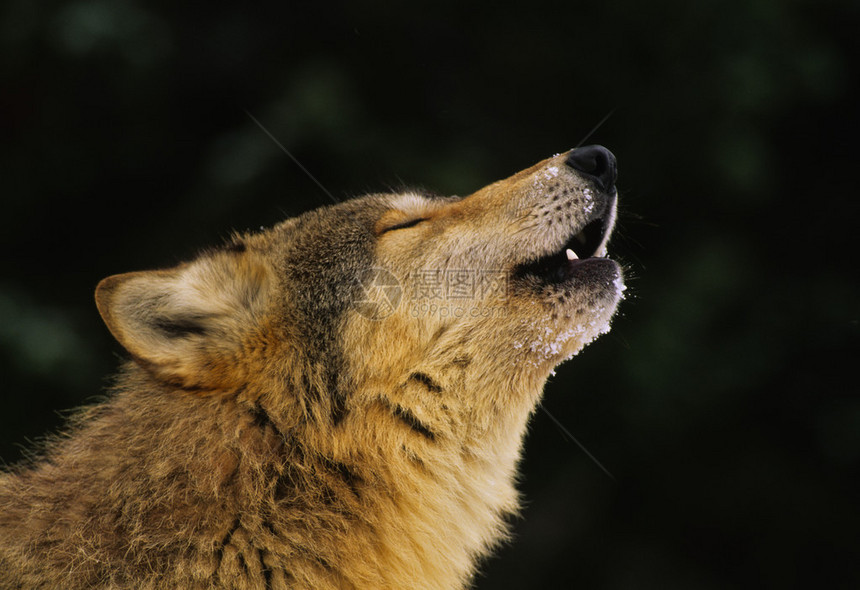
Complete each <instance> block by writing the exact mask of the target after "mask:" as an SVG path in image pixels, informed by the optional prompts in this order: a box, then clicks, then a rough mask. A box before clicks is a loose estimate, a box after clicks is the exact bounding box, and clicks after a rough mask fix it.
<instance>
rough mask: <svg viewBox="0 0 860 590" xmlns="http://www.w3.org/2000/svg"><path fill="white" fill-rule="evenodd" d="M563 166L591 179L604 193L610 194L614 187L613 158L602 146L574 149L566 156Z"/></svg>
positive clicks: (615, 172)
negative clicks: (565, 165)
mask: <svg viewBox="0 0 860 590" xmlns="http://www.w3.org/2000/svg"><path fill="white" fill-rule="evenodd" d="M565 164H567V165H568V166H570V167H571V168H573V169H574V170H578V171H580V172H582V173H583V174H585V175H586V176H590V177H591V178H593V179H594V181H595V182H596V183H597V186H598V187H599V188H600V190H602V191H604V192H610V191H612V190H613V188H614V187H615V180H616V179H617V178H618V166H617V165H616V163H615V156H613V155H612V152H610V151H609V150H608V149H606V148H605V147H603V146H602V145H587V146H585V147H581V148H576V149H575V150H573V151H571V152H570V155H568V156H567V160H565Z"/></svg>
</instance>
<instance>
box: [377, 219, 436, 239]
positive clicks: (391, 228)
mask: <svg viewBox="0 0 860 590" xmlns="http://www.w3.org/2000/svg"><path fill="white" fill-rule="evenodd" d="M422 221H427V218H426V217H418V218H416V219H410V220H409V221H404V222H403V223H398V224H396V225H392V226H389V227H386V228H385V229H384V230H382V231H381V232H379V235H382V234H384V233H385V232H389V231H394V230H396V229H406V228H407V227H413V226H416V225H418V224H419V223H421V222H422Z"/></svg>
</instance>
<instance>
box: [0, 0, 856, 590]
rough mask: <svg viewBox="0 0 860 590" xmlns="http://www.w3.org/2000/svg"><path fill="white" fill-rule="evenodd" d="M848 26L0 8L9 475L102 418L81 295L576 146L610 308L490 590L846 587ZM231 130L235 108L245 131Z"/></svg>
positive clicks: (787, 4)
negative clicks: (29, 452)
mask: <svg viewBox="0 0 860 590" xmlns="http://www.w3.org/2000/svg"><path fill="white" fill-rule="evenodd" d="M858 13H860V7H858V3H857V2H847V1H846V2H834V1H827V0H825V1H817V2H812V1H800V0H796V1H782V2H781V1H778V0H743V1H741V0H724V1H721V2H696V3H691V2H684V1H682V0H654V1H651V2H635V1H633V0H624V1H618V2H613V3H609V2H604V3H598V2H587V3H584V2H583V3H577V2H566V3H540V2H531V3H522V4H519V5H515V4H513V3H488V4H486V5H482V4H478V3H466V2H439V1H436V2H410V3H382V2H351V3H337V2H310V1H307V2H282V3H273V4H266V3H255V4H246V5H245V6H244V7H241V8H240V7H238V6H231V5H228V4H226V3H221V2H213V3H209V4H205V5H200V6H191V5H190V4H186V3H168V2H149V3H143V2H137V1H132V0H77V1H75V0H71V1H68V2H43V1H33V0H8V1H7V2H5V3H4V5H3V7H2V9H0V15H2V16H0V18H2V20H0V64H2V66H0V67H2V89H0V134H2V158H0V174H2V188H0V193H2V195H3V196H2V213H0V246H2V251H3V256H2V269H0V373H2V389H0V396H2V397H0V407H2V414H0V457H2V458H3V460H4V461H5V462H14V461H16V460H18V458H19V457H20V456H21V455H22V452H23V449H25V448H26V447H28V446H29V445H30V441H32V440H35V439H37V438H38V437H40V436H41V435H42V434H43V433H45V432H48V431H51V430H55V429H57V428H58V427H59V426H60V425H61V424H62V416H61V414H60V413H59V411H60V410H63V409H68V408H72V407H75V406H76V405H79V404H81V403H84V402H86V401H87V400H88V399H91V398H92V397H93V396H95V395H98V394H100V393H102V392H103V390H104V387H105V384H106V383H107V380H106V376H108V375H109V374H110V373H111V372H112V371H113V370H114V369H115V368H116V366H117V365H118V362H119V360H118V359H119V358H120V355H121V350H120V349H119V347H118V346H117V345H116V344H115V343H114V342H113V341H112V340H111V338H110V337H109V334H108V332H107V330H106V329H105V328H104V327H103V325H102V323H101V321H100V319H99V317H98V314H97V313H96V309H95V306H94V304H93V301H92V293H93V289H94V287H95V285H96V283H97V282H98V281H99V279H101V278H103V277H105V276H107V275H110V274H114V273H118V272H124V271H129V270H140V269H145V268H153V267H159V266H166V265H172V264H174V263H176V262H178V261H180V260H183V259H186V258H188V257H189V256H192V255H193V254H194V253H195V252H196V251H197V250H198V249H200V248H201V247H203V246H206V245H212V244H217V243H220V242H221V241H222V240H223V239H224V238H225V237H227V236H228V235H229V234H230V232H231V231H232V230H234V229H236V230H247V229H256V228H258V227H260V226H269V225H271V224H274V223H276V222H277V221H279V220H281V219H283V218H285V217H287V216H292V215H294V214H297V213H300V212H302V211H305V210H307V209H310V208H313V207H316V206H319V205H323V204H326V203H327V202H328V197H327V196H326V195H325V193H324V192H323V191H321V190H320V189H319V188H318V187H317V186H316V185H315V184H314V183H313V181H312V180H311V179H310V178H309V177H308V176H306V175H305V174H304V173H303V172H302V171H301V170H300V169H299V168H298V167H297V166H296V165H295V164H294V163H293V162H292V161H291V160H290V159H289V158H288V157H287V156H286V155H285V154H284V153H283V152H282V151H281V150H280V149H279V147H278V146H277V145H276V144H275V143H274V142H273V141H272V139H270V138H269V137H267V136H266V134H265V133H264V132H263V131H261V129H260V128H259V127H257V126H256V124H255V123H254V122H253V121H252V120H251V119H250V118H249V116H248V114H247V113H250V114H252V115H253V116H254V117H256V118H257V119H258V120H259V121H260V122H261V123H262V124H263V125H264V126H265V127H266V128H267V129H268V130H269V131H270V132H271V133H272V134H273V135H274V136H275V137H276V138H277V139H278V140H279V141H280V142H281V143H282V144H283V145H284V146H285V147H286V148H287V149H288V150H289V151H290V152H291V153H292V154H294V155H295V156H296V158H297V159H298V160H299V161H300V162H301V163H302V164H303V165H304V166H305V167H306V168H307V169H308V170H310V171H311V172H312V173H313V174H314V175H315V176H316V177H317V178H318V179H319V180H320V182H321V183H322V184H323V185H324V186H325V187H326V188H327V189H328V190H329V191H331V192H332V193H333V194H334V195H335V196H337V197H338V198H345V197H347V196H350V195H357V194H360V193H364V192H368V191H380V190H387V189H389V188H397V187H401V186H404V185H405V186H421V187H426V188H429V189H432V190H434V191H436V192H440V193H448V194H466V193H469V192H471V191H472V190H475V189H477V188H479V187H481V186H483V185H484V184H486V183H488V182H490V181H494V180H497V179H500V178H503V177H505V176H507V175H509V174H511V173H514V172H516V171H518V170H520V169H522V168H525V167H527V166H529V165H531V164H533V163H534V162H536V161H538V160H540V159H542V158H544V157H547V156H549V155H552V154H554V153H556V152H560V151H563V150H566V149H568V148H570V147H572V146H574V145H576V144H577V143H578V142H579V141H580V140H581V139H583V138H584V137H585V136H586V135H587V134H588V132H589V131H590V130H591V129H592V128H593V127H594V126H595V125H596V124H597V123H598V122H600V121H601V120H602V119H603V118H604V117H605V116H606V115H607V114H609V113H612V115H611V116H610V117H609V118H608V120H607V121H606V122H605V123H604V124H603V125H602V126H601V127H600V128H599V129H598V130H597V131H596V132H595V133H594V134H593V135H592V136H591V137H590V138H589V139H588V143H601V144H603V145H606V146H607V147H609V148H610V149H611V150H613V151H614V153H615V154H616V156H617V157H618V159H619V167H620V178H619V189H620V193H621V199H622V207H623V211H622V213H621V216H620V221H619V226H618V227H619V229H618V233H617V234H616V238H615V240H614V243H613V248H612V251H613V253H614V254H615V255H616V256H617V257H619V258H620V259H622V260H623V261H624V262H625V263H626V264H627V267H628V269H629V270H628V274H629V279H628V284H629V286H630V288H629V290H628V294H629V297H628V299H627V300H626V301H625V302H624V303H623V305H622V307H621V315H620V316H619V317H618V318H617V319H616V320H615V323H614V328H613V331H612V332H611V333H610V334H609V335H608V336H606V337H603V338H602V339H601V340H599V341H598V342H596V343H595V344H594V345H592V346H591V347H589V348H588V349H587V350H586V351H585V353H583V354H582V355H580V356H579V357H578V358H577V359H576V360H575V361H573V362H572V363H569V364H567V365H565V366H562V367H561V368H560V369H559V372H558V375H557V376H556V377H555V378H554V379H553V380H552V381H551V383H550V385H549V387H548V388H547V396H546V398H545V403H544V406H545V407H546V409H548V410H549V412H551V414H552V415H553V416H555V417H556V418H557V419H558V420H559V421H560V422H561V423H562V424H564V426H565V427H566V428H567V429H568V430H569V431H570V432H571V433H572V434H573V435H574V436H575V437H576V438H577V439H578V440H579V441H580V442H581V443H582V444H583V445H585V447H586V448H587V449H588V450H589V451H590V452H591V453H592V454H593V455H594V456H595V457H596V458H597V459H598V460H599V461H600V462H601V463H602V464H603V465H604V466H605V467H606V469H608V470H609V471H610V472H611V473H612V475H613V476H614V477H615V481H613V480H612V479H610V478H609V477H608V476H607V475H606V474H605V473H604V472H603V471H601V470H600V468H599V467H598V466H597V465H596V464H595V463H594V462H593V461H592V460H591V459H590V458H589V457H588V456H587V455H586V454H585V453H583V452H582V451H581V450H580V449H579V447H578V446H577V445H576V444H575V443H573V442H571V441H570V440H568V439H567V438H566V436H565V434H564V433H563V432H562V431H561V430H560V429H559V428H558V427H557V426H556V425H555V424H554V423H553V422H552V420H551V419H550V418H549V417H548V416H547V415H546V414H545V413H543V412H540V411H539V412H538V413H537V414H536V415H535V417H534V420H533V423H532V427H531V429H530V434H529V437H528V440H527V444H526V451H525V456H524V460H523V478H522V484H521V489H522V490H523V493H524V496H525V499H526V502H525V509H524V511H523V518H522V519H519V520H517V521H516V523H515V533H516V538H515V540H514V542H513V543H512V544H511V545H509V546H508V547H506V548H505V549H503V550H502V551H501V552H500V553H499V554H498V556H497V557H495V558H494V559H492V560H490V561H488V562H487V563H486V564H485V566H484V568H483V570H482V574H481V575H480V577H479V578H478V579H477V581H476V586H477V587H478V588H481V589H491V588H494V589H502V588H563V587H577V588H661V589H666V588H668V589H672V588H678V589H690V588H696V589H698V588H707V589H710V588H734V587H755V588H809V587H824V588H857V587H860V586H858V584H860V575H858V567H860V566H858V565H857V560H858V559H857V558H858V555H860V533H858V530H860V510H858V499H860V494H858V492H860V485H858V481H860V387H858V385H857V380H856V372H857V363H858V360H860V359H858V358H857V357H858V352H860V346H858V344H860V342H858V318H860V313H858V283H860V281H858V269H857V265H856V263H855V261H854V259H855V256H854V255H851V254H850V252H851V250H854V251H855V252H856V247H854V248H852V247H851V245H850V244H851V243H852V242H854V241H855V240H856V239H857V233H856V232H857V229H858V221H860V215H858V213H860V211H858V209H860V207H858V198H857V190H856V188H855V186H856V180H855V179H854V176H855V175H856V174H857V172H856V170H857V160H858V147H857V146H858V142H857V135H858V98H860V93H858V80H860V78H858V73H860V72H858V56H860V47H858V45H860V43H858V34H857V31H858V30H860V26H858V25H860V19H858V16H860V14H858ZM246 111H247V113H246Z"/></svg>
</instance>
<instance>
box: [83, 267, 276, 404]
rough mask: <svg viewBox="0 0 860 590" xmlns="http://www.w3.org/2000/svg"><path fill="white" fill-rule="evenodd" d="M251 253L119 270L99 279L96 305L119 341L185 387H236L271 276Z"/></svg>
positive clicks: (161, 374)
mask: <svg viewBox="0 0 860 590" xmlns="http://www.w3.org/2000/svg"><path fill="white" fill-rule="evenodd" d="M252 256H253V255H252V254H251V253H242V254H241V255H237V254H234V253H229V252H217V253H215V254H211V255H206V256H203V257H202V258H200V259H198V260H195V261H194V262H191V263H188V264H183V265H181V266H178V267H176V268H173V269H169V270H159V271H148V272H131V273H127V274H120V275H114V276H111V277H108V278H106V279H104V280H103V281H102V282H101V283H99V285H98V287H97V288H96V305H97V306H98V309H99V313H100V314H101V316H102V319H103V320H104V322H105V324H107V327H108V329H110V331H111V333H112V334H113V335H114V337H115V338H116V339H117V340H118V341H119V343H120V344H122V345H123V347H125V349H126V350H127V351H128V352H129V353H131V355H132V356H133V357H134V358H135V360H136V361H137V362H138V363H139V364H140V365H142V366H143V367H144V368H146V369H147V370H149V371H150V372H151V373H152V374H154V375H155V376H156V377H158V378H159V379H162V380H164V381H167V382H170V383H172V384H175V385H179V386H181V387H184V388H187V389H222V388H231V387H236V386H238V385H240V384H241V383H242V382H243V381H244V378H245V376H246V374H245V368H244V367H245V365H244V364H243V363H242V362H240V359H239V357H240V355H241V352H242V348H243V345H244V343H245V341H246V340H247V338H248V336H249V335H250V334H251V333H252V332H253V331H254V330H255V328H257V327H259V326H260V318H261V316H262V314H263V312H264V311H265V308H266V306H267V303H268V291H269V285H270V282H271V280H270V277H269V271H268V269H267V267H266V265H265V264H263V263H262V262H260V261H254V260H253V259H252Z"/></svg>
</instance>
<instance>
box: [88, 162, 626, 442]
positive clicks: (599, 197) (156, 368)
mask: <svg viewBox="0 0 860 590" xmlns="http://www.w3.org/2000/svg"><path fill="white" fill-rule="evenodd" d="M615 178H616V166H615V159H614V157H613V156H612V154H611V153H610V152H609V151H608V150H606V149H605V148H602V147H599V146H590V147H585V148H580V149H576V150H572V151H570V152H567V153H563V154H559V155H557V156H554V157H552V158H549V159H547V160H544V161H543V162H540V163H538V164H536V165H534V166H532V167H531V168H528V169H527V170H523V171H522V172H519V173H518V174H515V175H514V176H511V177H510V178H507V179H505V180H501V181H499V182H496V183H494V184H491V185H489V186H486V187H484V188H482V189H480V190H478V191H477V192H475V193H473V194H471V195H469V196H467V197H431V196H427V195H424V194H421V193H417V192H405V193H399V194H377V195H370V196H365V197H362V198H358V199H353V200H350V201H347V202H344V203H341V204H338V205H334V206H329V207H323V208H320V209H317V210H314V211H310V212H308V213H305V214H303V215H301V216H299V217H296V218H293V219H289V220H287V221H285V222H283V223H281V224H279V225H277V226H275V227H273V228H271V229H269V230H266V231H262V232H260V233H256V234H249V235H239V236H236V237H235V238H234V239H233V240H232V241H231V242H230V243H229V244H226V245H225V246H222V247H220V248H216V249H213V250H210V251H207V252H205V253H203V254H201V255H200V256H199V257H198V258H197V259H196V260H193V261H190V262H188V263H185V264H182V265H180V266H178V267H175V268H172V269H168V270H158V271H151V272H133V273H128V274H122V275H116V276H112V277H109V278H107V279H105V280H103V281H102V282H101V283H100V284H99V286H98V289H97V291H96V302H97V305H98V308H99V311H100V313H101V315H102V317H103V318H104V321H105V323H106V324H107V326H108V328H109V329H110V330H111V332H112V333H113V335H114V336H115V337H116V339H117V340H118V341H119V342H120V343H121V344H122V345H123V346H124V347H125V348H126V349H127V351H128V352H129V353H130V354H131V355H132V357H133V359H134V360H135V361H136V363H137V364H138V365H139V366H140V367H142V368H143V369H144V370H145V371H146V373H147V374H148V375H149V376H150V377H151V378H152V379H154V380H156V381H157V382H159V383H161V384H163V385H165V386H169V387H176V388H178V389H182V390H186V391H189V392H191V393H192V394H195V395H207V396H211V395H242V396H248V397H249V398H252V399H258V398H260V397H261V396H267V400H268V401H269V403H277V404H279V405H280V406H281V407H283V408H289V409H290V411H292V412H293V413H294V415H295V418H294V419H295V420H296V421H299V420H305V421H311V422H314V423H317V424H323V423H324V424H328V425H330V426H337V425H339V424H341V423H343V422H344V421H350V420H358V421H360V422H361V423H362V424H364V426H363V427H367V428H369V426H367V424H376V423H379V422H378V421H377V422H374V421H373V420H371V418H370V417H372V416H373V415H375V414H380V415H393V416H395V419H394V424H395V426H393V428H406V429H407V430H409V429H410V428H411V430H412V434H415V432H418V433H419V434H421V433H423V436H424V437H425V438H427V437H433V438H445V437H453V438H462V436H463V433H464V431H466V430H468V431H469V432H470V433H472V434H473V435H474V434H479V433H480V432H484V431H487V430H488V429H491V428H492V427H493V425H494V424H496V425H498V424H509V425H510V422H511V421H512V420H513V421H515V422H516V423H520V422H522V421H524V420H525V419H526V417H527V415H528V413H529V412H530V410H531V409H532V408H533V407H534V404H535V403H536V401H537V400H538V398H539V395H540V393H541V390H542V388H543V384H544V382H545V380H546V379H547V377H548V375H549V374H550V372H551V371H552V370H553V369H554V367H555V366H556V365H558V364H559V363H560V362H562V361H563V360H565V359H567V358H569V357H571V356H572V355H574V354H575V353H576V352H578V351H579V350H580V349H581V348H582V347H583V346H585V345H586V344H587V343H588V342H590V341H591V340H593V339H594V338H595V337H596V336H598V335H600V334H602V333H603V332H605V331H606V330H607V329H608V326H609V322H610V319H611V317H612V315H613V312H614V310H615V307H616V305H617V303H618V301H619V300H620V298H621V296H622V291H623V289H624V287H623V282H622V273H621V270H620V267H619V265H618V264H616V263H615V262H614V261H612V260H610V259H609V258H606V246H607V242H608V240H609V236H610V233H611V231H612V228H613V225H614V222H615V211H616V190H615ZM384 422H385V420H383V421H382V423H384Z"/></svg>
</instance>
